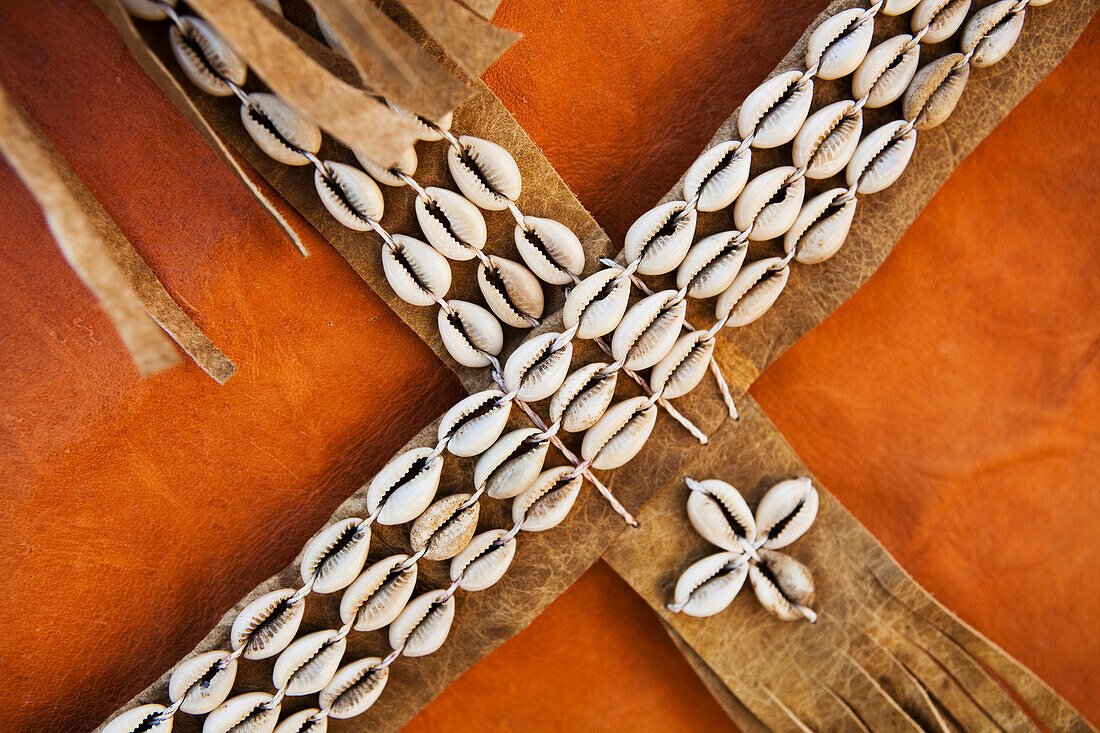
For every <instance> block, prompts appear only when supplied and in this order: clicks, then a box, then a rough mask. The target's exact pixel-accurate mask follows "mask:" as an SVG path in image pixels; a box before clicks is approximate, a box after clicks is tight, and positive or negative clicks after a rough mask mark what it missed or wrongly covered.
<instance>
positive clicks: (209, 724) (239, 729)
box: [202, 692, 281, 733]
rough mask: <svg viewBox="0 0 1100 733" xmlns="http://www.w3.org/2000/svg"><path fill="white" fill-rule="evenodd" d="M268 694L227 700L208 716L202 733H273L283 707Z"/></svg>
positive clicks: (255, 693) (247, 694) (257, 693)
mask: <svg viewBox="0 0 1100 733" xmlns="http://www.w3.org/2000/svg"><path fill="white" fill-rule="evenodd" d="M274 700H275V698H274V697H273V696H271V695H269V694H267V693H266V692H246V693H244V694H243V695H237V696H236V697H231V698H229V699H228V700H226V701H225V702H224V703H222V704H221V706H220V707H219V708H218V709H217V710H215V711H214V712H212V713H210V714H209V715H207V716H206V721H205V722H204V723H203V724H202V733H231V732H232V733H272V731H274V730H275V725H276V724H277V723H278V722H279V712H280V708H281V706H279V705H273V704H272V703H273V702H274Z"/></svg>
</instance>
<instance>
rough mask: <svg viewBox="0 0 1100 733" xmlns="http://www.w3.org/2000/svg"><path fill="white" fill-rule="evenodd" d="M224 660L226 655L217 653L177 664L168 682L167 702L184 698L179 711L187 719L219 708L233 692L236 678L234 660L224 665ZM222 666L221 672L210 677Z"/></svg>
mask: <svg viewBox="0 0 1100 733" xmlns="http://www.w3.org/2000/svg"><path fill="white" fill-rule="evenodd" d="M228 657H229V652H226V651H221V650H218V651H212V652H205V653H203V654H197V655H195V656H193V657H191V658H189V659H185V660H183V661H182V662H180V663H179V664H178V665H176V668H175V669H174V670H172V676H171V677H169V679H168V699H169V700H171V701H172V702H173V703H174V702H175V701H176V700H179V699H180V698H181V697H182V698H184V701H183V703H182V704H181V705H180V710H181V711H183V712H185V713H188V714H189V715H204V714H206V713H209V712H210V711H211V710H213V709H214V708H216V707H218V706H219V705H221V704H222V703H223V702H225V699H226V698H227V697H229V693H230V692H232V691H233V681H234V680H235V679H236V677H237V660H236V659H232V660H230V661H229V662H225V660H226V659H227V658H228ZM223 663H224V664H225V666H224V667H223V668H222V669H220V670H218V671H217V672H214V673H213V674H211V672H212V671H213V670H214V668H215V667H216V666H218V665H219V664H223ZM207 675H209V677H208V676H207ZM204 678H206V679H204Z"/></svg>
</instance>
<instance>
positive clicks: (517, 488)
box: [474, 428, 550, 499]
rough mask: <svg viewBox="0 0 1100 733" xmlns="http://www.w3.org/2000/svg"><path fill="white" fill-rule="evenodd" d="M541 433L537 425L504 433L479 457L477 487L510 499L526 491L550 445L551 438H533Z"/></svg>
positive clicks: (490, 493) (491, 495)
mask: <svg viewBox="0 0 1100 733" xmlns="http://www.w3.org/2000/svg"><path fill="white" fill-rule="evenodd" d="M538 434H539V431H538V430H537V429H535V428H520V429H519V430H513V431H511V432H510V433H505V434H504V435H502V436H500V439H499V440H498V441H497V442H496V443H494V444H493V447H492V448H490V449H489V450H487V451H485V452H484V453H482V454H481V457H480V458H478V459H477V465H475V466H474V487H475V488H478V489H480V488H482V487H485V493H487V494H488V495H489V496H490V497H492V498H494V499H510V498H512V497H513V496H517V495H518V494H522V493H523V492H524V491H526V490H527V487H528V486H530V485H531V483H532V482H533V481H534V480H535V479H536V478H538V475H539V472H540V471H542V466H543V463H545V461H546V451H547V449H548V448H549V447H550V443H549V440H540V441H538V442H532V440H531V439H532V438H533V437H534V436H536V435H538Z"/></svg>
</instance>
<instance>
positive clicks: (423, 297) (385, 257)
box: [382, 234, 451, 306]
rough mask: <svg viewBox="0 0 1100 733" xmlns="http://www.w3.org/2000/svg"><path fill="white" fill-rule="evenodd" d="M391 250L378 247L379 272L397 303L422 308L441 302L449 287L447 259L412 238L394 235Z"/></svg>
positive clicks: (449, 274) (449, 267) (449, 268)
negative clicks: (380, 263)
mask: <svg viewBox="0 0 1100 733" xmlns="http://www.w3.org/2000/svg"><path fill="white" fill-rule="evenodd" d="M393 244H394V246H393V247H392V248H391V247H382V271H383V272H384V273H385V274H386V282H388V283H389V284H390V287H391V288H393V292H394V293H395V294H396V295H397V297H399V298H401V300H403V301H405V302H406V303H409V304H411V305H420V306H426V305H431V304H432V303H435V302H436V300H437V299H439V300H442V299H443V297H444V296H445V295H447V291H448V290H450V288H451V266H450V264H448V263H447V258H446V257H444V256H443V255H441V254H440V253H439V252H438V251H436V250H435V249H434V248H433V247H431V246H429V245H428V244H427V243H425V242H421V241H420V240H419V239H417V238H416V237H410V236H407V235H404V234H394V235H393Z"/></svg>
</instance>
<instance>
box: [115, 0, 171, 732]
mask: <svg viewBox="0 0 1100 733" xmlns="http://www.w3.org/2000/svg"><path fill="white" fill-rule="evenodd" d="M162 5H167V6H169V7H172V8H174V7H176V0H164V2H162V3H161V2H153V0H122V6H123V7H124V8H126V12H128V13H129V14H130V15H132V16H134V17H135V18H141V19H142V20H164V19H165V18H167V17H168V14H167V13H166V12H164V8H163V7H161V6H162ZM142 707H149V706H148V705H143V706H142ZM137 709H138V708H134V710H137ZM127 712H131V711H127ZM125 714H126V713H123V715H125ZM119 717H122V716H121V715H120V716H119ZM116 720H117V718H116ZM169 725H170V723H169ZM104 730H105V731H106V729H104Z"/></svg>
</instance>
